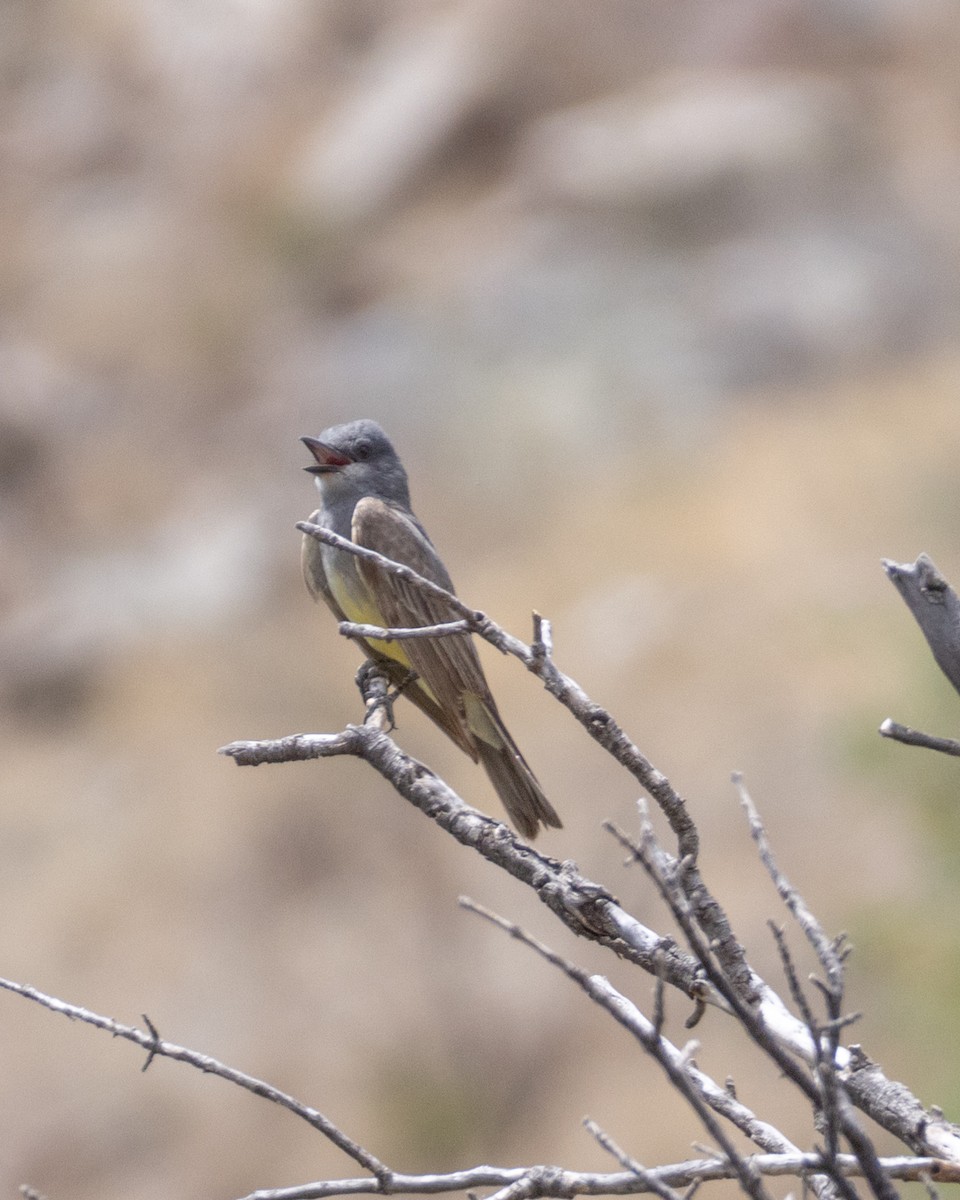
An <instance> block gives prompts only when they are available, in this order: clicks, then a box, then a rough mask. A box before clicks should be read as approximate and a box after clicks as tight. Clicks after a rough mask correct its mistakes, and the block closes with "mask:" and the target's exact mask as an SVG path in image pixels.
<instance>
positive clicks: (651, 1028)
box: [460, 896, 786, 1200]
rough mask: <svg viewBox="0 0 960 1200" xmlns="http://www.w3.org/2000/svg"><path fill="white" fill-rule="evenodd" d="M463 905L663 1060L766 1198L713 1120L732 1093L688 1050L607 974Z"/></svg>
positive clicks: (749, 1119) (753, 1188) (747, 1120)
mask: <svg viewBox="0 0 960 1200" xmlns="http://www.w3.org/2000/svg"><path fill="white" fill-rule="evenodd" d="M460 903H461V905H463V907H464V908H467V909H469V910H470V911H471V912H475V913H477V914H478V916H481V917H484V918H485V919H486V920H488V921H490V922H491V923H492V924H494V925H496V926H497V927H498V928H500V929H502V930H504V932H506V933H509V934H510V936H511V937H513V938H516V939H517V940H518V941H521V942H523V944H524V945H525V946H529V947H530V949H531V950H534V951H536V953H537V954H539V955H540V956H541V957H542V958H544V959H546V961H547V962H549V963H551V964H552V965H553V966H555V967H559V969H560V970H561V971H563V973H564V974H565V975H566V976H567V977H568V978H569V979H572V980H573V982H574V983H576V984H577V985H578V986H579V987H580V988H581V989H582V990H583V991H584V992H586V994H587V995H588V996H589V997H590V998H591V1000H593V1001H594V1002H595V1003H596V1004H599V1005H600V1007H601V1008H603V1009H604V1010H605V1011H606V1012H608V1013H609V1014H610V1016H612V1017H613V1019H614V1020H615V1021H616V1022H617V1023H618V1024H620V1025H622V1026H623V1027H624V1028H625V1029H627V1030H628V1031H629V1032H630V1033H632V1034H633V1036H634V1037H635V1038H636V1039H637V1041H638V1042H639V1043H640V1044H641V1045H642V1046H643V1048H644V1050H646V1051H647V1053H648V1054H649V1055H650V1056H651V1057H652V1058H653V1059H654V1060H655V1061H656V1062H657V1063H659V1064H660V1066H661V1067H662V1069H663V1071H664V1073H665V1074H666V1076H667V1078H668V1079H669V1080H670V1083H671V1084H672V1085H673V1087H675V1088H676V1089H677V1091H678V1092H679V1093H680V1094H681V1095H682V1096H683V1098H684V1099H685V1100H686V1101H687V1103H688V1104H689V1105H690V1107H691V1108H692V1109H693V1110H694V1112H695V1113H696V1114H697V1117H698V1119H699V1120H700V1122H701V1123H702V1124H703V1126H704V1128H705V1129H706V1130H707V1133H708V1134H709V1135H710V1137H711V1138H712V1139H713V1140H714V1141H715V1142H716V1143H717V1145H718V1146H719V1147H720V1148H721V1150H722V1151H723V1153H724V1156H725V1157H726V1158H727V1160H728V1161H729V1162H730V1163H731V1164H732V1165H733V1166H734V1169H735V1170H736V1174H737V1178H738V1179H739V1181H740V1184H741V1186H742V1187H743V1189H744V1190H745V1191H746V1192H747V1194H748V1195H750V1196H753V1197H755V1200H762V1198H765V1197H766V1195H767V1193H766V1190H765V1189H764V1188H763V1187H762V1186H761V1185H760V1183H759V1179H758V1177H757V1175H756V1173H755V1172H754V1171H753V1169H752V1168H751V1166H750V1163H749V1160H747V1159H744V1158H743V1157H742V1155H740V1154H739V1152H738V1151H737V1149H736V1147H735V1146H734V1144H733V1143H732V1142H731V1141H730V1139H729V1138H728V1137H727V1134H726V1131H725V1130H724V1129H723V1127H722V1126H721V1125H720V1123H719V1122H718V1121H716V1120H715V1119H714V1116H713V1113H712V1112H711V1111H710V1109H711V1108H713V1107H714V1104H713V1101H714V1099H716V1100H717V1101H718V1103H720V1104H721V1105H722V1107H723V1108H724V1110H725V1112H724V1115H726V1116H729V1115H730V1113H731V1112H732V1111H734V1106H735V1105H736V1102H735V1101H732V1098H731V1096H730V1093H729V1092H728V1091H726V1090H725V1089H724V1088H721V1087H720V1086H719V1085H718V1084H716V1083H715V1082H714V1081H713V1080H711V1079H710V1078H709V1077H708V1076H706V1075H704V1074H703V1073H702V1072H701V1071H698V1070H696V1068H694V1067H693V1066H692V1064H691V1063H690V1062H689V1061H688V1059H687V1056H686V1054H685V1053H684V1052H683V1051H682V1050H679V1049H678V1048H677V1047H676V1046H674V1045H673V1044H672V1043H671V1042H669V1041H668V1040H667V1039H666V1038H664V1037H663V1036H661V1035H660V1034H659V1033H658V1032H657V1029H656V1026H655V1025H654V1024H653V1023H652V1022H651V1021H648V1020H647V1018H646V1017H645V1016H644V1015H643V1013H641V1012H640V1010H639V1009H638V1008H637V1007H636V1006H635V1005H634V1004H633V1003H632V1002H631V1001H629V1000H628V999H627V998H626V996H624V995H622V994H621V993H620V992H618V991H617V990H616V989H615V988H614V987H613V986H612V985H611V984H610V982H609V981H608V980H607V979H605V978H604V977H603V976H602V975H589V974H587V972H586V971H584V970H582V969H581V968H580V967H578V966H575V965H574V964H573V963H572V962H570V961H569V960H568V959H565V958H563V957H562V955H559V954H557V953H556V952H555V951H553V950H551V949H550V948H549V947H548V946H545V945H544V944H543V943H542V942H540V941H538V940H537V939H536V938H534V937H531V935H530V934H529V933H527V932H526V930H524V929H523V928H521V926H519V925H517V924H516V923H515V922H513V921H507V920H505V919H504V918H503V917H500V916H498V915H497V914H496V913H494V912H491V911H490V910H489V909H488V908H484V907H483V906H482V905H479V904H476V903H475V902H474V901H472V900H469V899H468V898H467V897H465V896H463V897H461V898H460ZM736 1110H737V1115H738V1116H739V1117H740V1118H741V1120H742V1121H743V1124H744V1125H745V1126H747V1127H749V1128H751V1129H752V1130H753V1133H752V1134H749V1135H748V1136H753V1135H754V1134H755V1133H757V1132H758V1130H757V1129H756V1118H755V1117H754V1115H753V1113H750V1112H749V1110H748V1109H746V1108H743V1106H739V1105H736ZM737 1124H738V1126H740V1127H741V1128H742V1129H743V1131H744V1132H746V1128H743V1126H741V1125H740V1121H738V1122H737ZM765 1130H766V1131H770V1132H772V1134H773V1136H775V1137H776V1138H777V1139H778V1140H779V1143H780V1148H782V1147H783V1145H784V1144H785V1143H786V1139H785V1138H784V1137H783V1135H782V1134H780V1133H779V1131H778V1130H775V1129H773V1128H772V1126H765Z"/></svg>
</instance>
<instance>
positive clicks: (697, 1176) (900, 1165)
mask: <svg viewBox="0 0 960 1200" xmlns="http://www.w3.org/2000/svg"><path fill="white" fill-rule="evenodd" d="M0 987H2V988H5V989H6V990H7V991H11V992H14V993H16V994H17V995H20V996H23V997H25V998H26V999H28V1000H33V1001H35V1002H36V1003H37V1004H40V1005H42V1006H43V1007H44V1008H47V1009H49V1010H50V1011H52V1012H57V1013H61V1014H62V1015H63V1016H66V1017H69V1018H70V1019H71V1020H77V1021H82V1022H84V1023H85V1024H88V1025H92V1026H93V1027H94V1028H97V1029H101V1030H104V1031H105V1032H107V1033H109V1034H110V1035H111V1036H113V1037H120V1038H124V1039H126V1040H127V1041H130V1042H133V1043H134V1044H135V1045H137V1046H139V1047H140V1048H141V1049H143V1050H146V1051H147V1055H148V1060H147V1061H148V1062H149V1060H150V1059H151V1058H153V1057H164V1058H172V1059H175V1060H176V1061H178V1062H183V1063H186V1064H187V1065H188V1066H192V1067H195V1068H196V1069H197V1070H199V1071H203V1072H204V1073H206V1074H211V1075H217V1076H219V1077H220V1078H222V1079H225V1080H226V1081H227V1082H228V1083H235V1084H236V1085H237V1086H238V1087H242V1088H244V1089H245V1090H247V1091H250V1092H253V1093H254V1094H255V1095H258V1096H263V1097H264V1098H265V1099H268V1100H273V1101H274V1102H276V1103H277V1104H280V1105H281V1106H282V1107H284V1108H286V1109H288V1110H289V1111H290V1112H292V1113H293V1114H294V1115H295V1116H298V1117H301V1118H302V1119H303V1120H305V1121H307V1122H308V1123H309V1124H310V1125H311V1126H313V1127H314V1128H315V1129H317V1130H318V1131H319V1132H320V1133H322V1134H323V1135H324V1136H325V1137H328V1138H329V1139H330V1140H331V1141H332V1142H333V1143H334V1144H335V1145H336V1146H338V1147H339V1148H340V1149H341V1150H343V1151H344V1153H346V1154H348V1155H349V1156H350V1157H351V1158H352V1159H353V1160H354V1161H355V1162H357V1163H358V1164H359V1165H360V1166H362V1167H364V1168H365V1169H366V1170H369V1171H370V1172H371V1173H372V1176H373V1177H372V1178H371V1177H370V1176H363V1177H360V1178H355V1179H329V1180H322V1181H320V1182H317V1183H310V1184H304V1185H300V1186H297V1187H290V1188H271V1189H263V1190H260V1191H257V1192H253V1193H251V1194H250V1195H249V1196H247V1197H246V1198H245V1200H323V1198H325V1197H333V1196H356V1195H399V1194H413V1195H417V1194H419V1195H438V1194H441V1193H447V1192H463V1191H465V1190H468V1189H470V1188H478V1187H503V1186H508V1185H510V1184H511V1183H514V1182H516V1181H518V1180H520V1179H522V1178H525V1177H530V1176H531V1175H535V1176H537V1175H538V1176H539V1177H540V1178H542V1179H543V1180H545V1181H549V1182H551V1183H552V1185H553V1186H552V1188H546V1189H544V1190H542V1191H540V1192H539V1193H538V1194H539V1195H544V1196H548V1195H549V1196H563V1197H570V1196H575V1195H585V1196H602V1195H610V1196H613V1195H622V1196H625V1195H636V1194H638V1193H642V1192H645V1191H647V1190H648V1189H647V1188H646V1186H645V1185H644V1184H642V1183H641V1181H640V1180H638V1178H637V1176H636V1175H635V1173H633V1172H632V1171H627V1172H623V1173H619V1172H618V1173H614V1174H603V1173H599V1172H574V1171H561V1170H558V1169H557V1168H555V1167H553V1168H545V1167H539V1168H537V1167H535V1168H529V1167H490V1166H480V1167H469V1168H467V1169H466V1170H463V1171H454V1172H449V1173H447V1174H444V1175H435V1174H431V1175H407V1174H404V1173H402V1172H399V1171H391V1170H390V1168H389V1167H387V1166H385V1165H384V1164H383V1163H381V1162H380V1160H379V1159H377V1158H376V1157H375V1156H374V1155H372V1154H371V1153H370V1152H369V1151H368V1150H366V1149H365V1148H364V1147H362V1146H359V1145H358V1144H357V1143H356V1142H354V1141H353V1140H352V1139H351V1138H349V1137H347V1136H346V1135H345V1134H344V1133H343V1132H342V1131H341V1130H339V1129H337V1127H336V1126H335V1125H333V1124H332V1123H331V1122H329V1121H328V1120H327V1119H326V1118H325V1117H324V1116H323V1115H322V1114H321V1113H319V1112H318V1111H317V1110H316V1109H315V1108H311V1107H309V1106H308V1105H305V1104H301V1103H300V1102H299V1101H298V1100H295V1099H294V1098H293V1097H291V1096H288V1095H286V1093H284V1092H281V1091H279V1090H278V1089H276V1088H273V1087H271V1086H270V1085H269V1084H266V1083H264V1082H263V1081H262V1080H259V1079H255V1078H253V1077H252V1076H250V1075H245V1074H244V1073H243V1072H242V1071H237V1070H235V1069H234V1068H232V1067H228V1066H226V1065H224V1064H223V1063H220V1062H218V1060H217V1059H214V1058H211V1057H210V1056H209V1055H206V1054H201V1053H199V1052H198V1051H196V1050H190V1049H187V1048H186V1047H184V1046H178V1045H176V1044H175V1043H173V1042H167V1041H163V1040H162V1039H161V1038H159V1037H157V1035H156V1034H155V1033H150V1032H146V1033H145V1032H144V1031H143V1030H141V1029H137V1028H136V1027H134V1026H128V1025H122V1024H121V1023H120V1022H118V1021H115V1020H113V1018H112V1017H105V1016H101V1015H100V1014H99V1013H95V1012H91V1011H90V1010H89V1009H86V1008H81V1007H79V1006H78V1005H74V1004H68V1003H67V1002H66V1001H63V1000H58V999H56V998H55V997H53V996H48V995H46V994H45V993H43V992H41V991H38V990H37V989H36V988H32V987H29V986H27V985H26V984H20V983H15V982H13V981H12V980H9V979H0ZM751 1162H752V1164H753V1166H754V1167H755V1169H756V1170H757V1171H758V1172H759V1173H760V1174H762V1175H770V1176H782V1175H796V1176H803V1175H806V1174H809V1173H810V1172H814V1171H816V1170H818V1168H819V1167H820V1159H819V1157H818V1156H817V1155H816V1154H802V1153H786V1154H766V1155H754V1156H753V1157H752V1159H751ZM838 1166H839V1168H840V1170H842V1171H843V1172H844V1173H845V1174H849V1175H856V1174H858V1173H859V1171H860V1168H859V1165H858V1163H857V1161H856V1159H855V1158H854V1157H853V1156H852V1155H842V1156H841V1158H840V1160H839V1162H838ZM883 1167H884V1170H886V1171H887V1172H888V1174H889V1175H890V1176H891V1178H895V1179H905V1180H916V1179H920V1178H922V1177H927V1178H934V1179H938V1180H942V1181H943V1182H945V1183H958V1182H960V1167H958V1166H954V1165H952V1164H950V1163H945V1162H942V1161H941V1160H939V1159H936V1158H932V1157H925V1158H915V1157H912V1156H911V1157H906V1156H903V1155H899V1156H894V1157H891V1158H889V1159H884V1160H883ZM652 1174H655V1176H656V1178H657V1179H658V1180H660V1181H661V1182H663V1183H665V1184H667V1185H672V1186H674V1187H687V1186H689V1185H690V1184H691V1183H693V1182H695V1181H696V1180H706V1181H709V1180H717V1179H730V1178H733V1177H734V1174H735V1172H734V1169H733V1167H732V1166H731V1165H730V1164H729V1163H727V1162H724V1161H723V1160H721V1159H711V1160H708V1161H706V1162H699V1161H688V1162H683V1163H674V1164H669V1165H666V1166H662V1167H657V1168H655V1169H654V1171H653V1172H652Z"/></svg>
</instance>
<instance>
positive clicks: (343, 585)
mask: <svg viewBox="0 0 960 1200" xmlns="http://www.w3.org/2000/svg"><path fill="white" fill-rule="evenodd" d="M349 569H350V571H351V573H352V575H353V579H352V580H350V584H352V585H353V586H350V584H348V582H347V580H346V579H344V577H343V575H342V574H341V573H340V572H339V571H337V570H333V571H330V570H328V571H327V583H328V584H329V587H330V591H331V592H333V598H334V600H336V602H337V604H339V605H340V608H341V609H342V610H343V612H344V615H345V616H346V618H347V620H348V621H353V622H354V623H355V624H357V625H379V626H381V628H382V627H383V626H385V625H386V621H385V620H384V619H383V614H382V613H381V612H380V610H379V609H378V608H377V605H376V601H375V600H374V598H373V596H371V594H370V591H369V589H368V588H367V586H366V585H365V584H364V583H363V581H362V580H361V579H360V577H359V575H357V574H356V572H355V571H354V569H353V565H352V561H351V565H350V568H349ZM367 644H368V645H369V646H372V647H373V648H374V649H375V650H377V651H378V652H379V653H380V654H383V655H385V656H386V657H387V658H392V659H393V661H394V662H398V663H400V664H401V666H404V667H406V668H407V670H408V671H412V670H413V664H412V663H411V662H410V659H409V657H408V656H407V653H406V651H405V650H404V648H403V642H384V641H381V640H380V639H379V638H368V639H367ZM425 690H426V689H425Z"/></svg>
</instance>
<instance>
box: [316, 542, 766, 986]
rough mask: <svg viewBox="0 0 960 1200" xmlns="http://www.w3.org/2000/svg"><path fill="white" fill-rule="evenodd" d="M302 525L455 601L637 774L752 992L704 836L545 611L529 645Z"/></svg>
mask: <svg viewBox="0 0 960 1200" xmlns="http://www.w3.org/2000/svg"><path fill="white" fill-rule="evenodd" d="M297 528H298V529H299V530H300V531H301V532H302V533H305V534H307V535H308V536H309V537H313V538H316V539H317V540H318V541H321V542H324V543H326V544H327V545H331V546H336V547H337V548H338V549H341V550H345V551H347V552H348V553H350V554H355V555H356V556H357V557H359V558H363V559H365V560H367V561H370V562H376V563H377V565H378V566H379V567H380V568H381V569H383V570H385V571H389V572H391V573H393V574H396V575H397V576H399V577H400V578H402V579H405V580H406V581H408V582H409V583H412V584H413V585H414V586H416V587H418V588H421V589H422V590H424V591H425V592H427V593H428V594H430V595H433V596H439V597H441V598H442V599H443V600H445V602H446V603H447V604H448V605H449V607H450V609H451V612H455V613H457V614H459V616H460V617H462V618H463V619H464V620H466V621H467V622H468V623H469V625H470V628H471V629H472V630H473V631H474V632H476V633H477V634H479V635H480V636H481V637H483V638H484V639H486V640H487V641H488V642H490V644H491V645H493V646H496V648H497V649H498V650H500V651H501V652H502V653H504V654H512V655H513V656H514V657H516V658H518V659H519V660H520V661H521V662H522V663H523V664H524V666H525V667H526V668H527V669H528V670H529V671H531V672H532V673H533V674H534V675H536V676H537V677H538V678H539V679H540V680H541V681H542V682H543V684H544V686H545V687H546V689H547V691H548V692H549V693H550V694H551V695H552V696H553V697H554V698H555V699H557V700H559V701H560V703H561V704H563V705H564V707H566V708H567V709H568V710H569V711H570V712H571V713H572V714H573V716H574V717H576V719H577V720H578V721H579V722H580V724H581V725H582V726H583V727H584V729H586V730H587V732H588V733H589V734H590V736H591V737H592V738H593V739H594V740H595V741H597V742H598V743H599V744H600V745H601V746H603V748H604V749H605V750H606V751H607V752H608V753H609V754H611V755H613V757H614V758H615V759H616V760H617V762H619V763H620V765H621V766H623V767H625V768H626V769H627V770H628V771H629V772H630V773H631V774H632V775H633V776H634V778H635V779H636V780H637V781H638V782H639V783H640V785H641V786H642V787H643V788H644V789H645V790H646V791H647V792H648V793H649V795H650V796H651V797H652V798H653V799H654V800H655V801H656V802H657V804H658V805H659V807H660V809H661V811H662V812H663V814H664V815H665V816H666V818H667V820H668V822H669V824H670V828H671V829H672V830H673V833H674V835H675V836H676V838H677V847H678V853H679V856H680V858H681V859H682V860H683V862H684V863H685V884H684V886H685V889H686V891H687V894H688V896H689V898H690V901H691V903H692V905H693V907H694V909H695V910H696V913H697V919H698V921H699V922H700V924H701V925H702V926H703V928H704V929H705V930H707V931H708V932H709V936H710V939H711V941H712V942H714V943H715V944H716V945H717V946H718V947H719V948H720V951H719V952H720V954H721V956H722V957H723V958H724V962H725V968H726V971H727V973H728V975H729V976H730V978H731V979H732V980H734V981H736V983H737V985H738V986H739V987H740V988H741V989H743V990H748V989H749V987H750V978H751V973H750V970H749V967H748V966H747V963H746V960H745V959H744V958H743V951H742V949H741V947H740V946H739V944H738V942H737V940H736V939H735V938H734V937H733V935H732V933H731V931H730V925H729V922H728V920H727V917H726V914H725V913H724V912H723V910H722V908H721V907H720V905H719V904H718V903H717V902H716V900H715V899H714V897H713V896H712V895H711V894H710V892H709V891H708V890H707V888H706V887H705V885H704V884H703V881H702V879H701V878H700V875H699V871H698V869H697V865H696V863H697V855H698V853H699V834H698V832H697V828H696V825H695V824H694V822H693V821H692V820H691V818H690V814H689V813H688V812H687V809H686V804H685V802H684V800H683V798H682V797H681V796H680V795H679V794H678V793H677V792H676V791H675V790H674V789H673V787H672V786H671V784H670V781H669V780H668V779H667V777H666V776H665V775H663V774H662V773H661V772H660V771H658V770H656V768H655V767H654V766H653V765H652V764H651V763H650V762H649V760H648V759H647V758H646V757H645V756H644V755H643V754H641V752H640V750H639V749H638V747H637V746H636V745H634V743H633V742H632V741H631V740H630V738H628V737H627V735H626V734H625V733H624V731H623V730H622V729H621V728H620V726H619V725H618V724H617V722H616V721H615V720H614V719H613V717H612V716H611V715H610V713H609V712H607V710H606V709H604V708H601V706H600V705H599V704H596V703H594V701H592V700H591V699H590V697H589V696H588V695H587V694H586V692H585V691H584V690H583V689H582V688H581V687H580V686H579V684H577V683H575V682H574V680H572V679H571V678H570V677H569V676H567V675H564V674H563V673H562V672H561V671H560V670H559V669H558V668H557V667H556V665H555V664H554V662H553V659H552V657H551V638H550V625H549V622H547V621H545V619H544V618H543V617H542V616H540V615H539V614H536V615H535V617H534V640H535V644H534V646H528V645H526V643H524V642H522V641H520V640H519V638H515V637H513V636H512V635H511V634H509V633H507V632H506V631H505V630H503V629H502V628H501V627H500V626H499V625H497V624H496V623H495V622H494V621H492V620H491V619H490V617H488V616H487V615H486V614H485V613H483V612H480V611H479V610H477V609H472V608H470V607H468V606H467V605H466V604H464V603H463V601H462V600H460V599H459V598H458V597H456V596H454V595H453V594H452V593H451V592H447V591H445V590H444V589H443V588H441V587H438V586H437V584H435V583H432V582H431V581H430V580H429V579H425V578H424V577H423V576H421V575H418V574H417V572H416V571H413V570H411V569H410V567H407V566H404V565H403V564H402V563H397V562H393V561H392V560H391V559H389V558H385V557H384V556H383V555H381V554H377V553H376V552H375V551H373V550H368V549H366V547H363V546H357V545H356V544H355V543H353V542H351V541H349V540H348V539H346V538H342V537H340V536H339V535H338V534H336V533H334V532H333V531H332V530H330V529H325V528H323V527H322V526H320V525H312V524H310V523H309V522H306V521H301V522H300V523H299V524H298V525H297Z"/></svg>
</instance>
